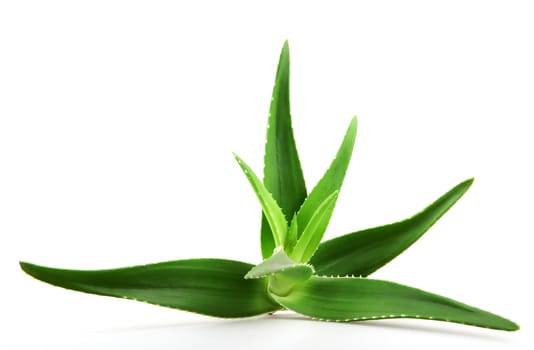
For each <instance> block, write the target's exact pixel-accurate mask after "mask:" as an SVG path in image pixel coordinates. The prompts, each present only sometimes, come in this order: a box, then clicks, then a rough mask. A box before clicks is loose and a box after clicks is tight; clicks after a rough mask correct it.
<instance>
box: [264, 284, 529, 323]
mask: <svg viewBox="0 0 534 350" xmlns="http://www.w3.org/2000/svg"><path fill="white" fill-rule="evenodd" d="M273 297H274V298H275V299H276V300H277V301H278V302H279V303H280V304H281V305H283V306H285V307H286V308H288V309H290V310H293V311H295V312H298V313H300V314H303V315H306V316H310V317H314V318H318V319H322V320H333V321H357V320H370V319H384V318H422V319H429V320H438V321H448V322H455V323H462V324H467V325H472V326H478V327H485V328H493V329H500V330H506V331H514V330H517V329H519V327H518V326H517V325H516V324H515V323H514V322H512V321H510V320H507V319H505V318H503V317H501V316H498V315H495V314H492V313H489V312H487V311H483V310H480V309H477V308H474V307H472V306H469V305H466V304H463V303H460V302H457V301H454V300H452V299H449V298H445V297H442V296H439V295H436V294H432V293H428V292H425V291H422V290H420V289H415V288H411V287H407V286H403V285H400V284H396V283H392V282H386V281H379V280H372V279H367V278H350V277H344V278H343V277H341V278H330V277H318V276H314V277H312V278H311V279H309V280H308V281H306V282H304V283H301V284H297V285H295V286H294V287H293V289H292V290H291V291H290V292H289V294H288V295H281V296H277V295H273Z"/></svg>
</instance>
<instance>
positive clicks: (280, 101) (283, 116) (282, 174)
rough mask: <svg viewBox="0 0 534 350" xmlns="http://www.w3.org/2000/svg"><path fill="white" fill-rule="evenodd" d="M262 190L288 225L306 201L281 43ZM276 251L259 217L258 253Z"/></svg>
mask: <svg viewBox="0 0 534 350" xmlns="http://www.w3.org/2000/svg"><path fill="white" fill-rule="evenodd" d="M264 164H265V166H264V168H263V172H264V177H263V183H264V184H265V187H266V188H267V189H268V190H269V192H271V193H272V195H273V198H274V199H275V200H276V202H277V203H278V204H279V205H280V208H282V211H283V212H284V214H285V215H286V219H287V220H288V221H289V220H290V219H291V217H292V216H293V214H294V213H296V211H297V210H298V208H300V206H301V205H302V202H303V201H304V199H305V198H306V185H305V182H304V176H303V174H302V168H301V166H300V160H299V155H298V152H297V146H296V145H295V139H294V137H293V128H292V126H291V111H290V103H289V45H288V43H287V41H286V42H285V43H284V46H283V48H282V52H281V53H280V59H279V61H278V69H277V71H276V79H275V84H274V88H273V94H272V99H271V107H270V109H269V120H268V124H267V141H266V143H265V158H264ZM274 248H275V244H274V238H273V234H272V230H271V227H270V226H269V224H268V222H267V219H266V218H265V215H264V214H262V225H261V250H262V255H263V258H264V259H265V258H267V257H269V256H271V254H272V253H273V250H274Z"/></svg>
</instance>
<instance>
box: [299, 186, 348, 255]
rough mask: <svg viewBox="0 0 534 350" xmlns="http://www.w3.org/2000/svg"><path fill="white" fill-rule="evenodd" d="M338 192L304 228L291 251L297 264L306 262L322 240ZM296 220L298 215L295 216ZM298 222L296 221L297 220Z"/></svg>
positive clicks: (322, 204)
mask: <svg viewBox="0 0 534 350" xmlns="http://www.w3.org/2000/svg"><path fill="white" fill-rule="evenodd" d="M337 194H338V192H337V191H335V192H334V193H332V194H331V195H330V196H328V197H327V198H326V199H325V200H324V201H323V203H321V205H320V206H319V207H318V208H317V210H316V211H315V213H313V215H312V217H311V218H310V221H308V225H307V226H306V227H305V228H304V230H303V232H302V235H301V236H300V238H299V240H298V241H297V244H296V245H295V248H294V249H293V250H292V251H291V258H293V260H295V261H297V262H307V261H308V260H310V258H311V256H312V255H313V253H314V252H315V250H316V249H317V246H318V245H319V243H321V239H322V238H323V235H324V232H325V231H326V227H327V226H328V222H329V221H330V218H331V217H332V212H333V211H334V206H335V205H336V200H337ZM297 219H298V214H297ZM297 222H298V220H297Z"/></svg>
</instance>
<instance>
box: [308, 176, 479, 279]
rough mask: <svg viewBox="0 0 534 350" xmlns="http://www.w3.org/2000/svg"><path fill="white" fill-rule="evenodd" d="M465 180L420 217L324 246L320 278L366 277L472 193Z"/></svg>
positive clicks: (316, 261) (317, 263) (318, 258)
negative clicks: (466, 195) (462, 198)
mask: <svg viewBox="0 0 534 350" xmlns="http://www.w3.org/2000/svg"><path fill="white" fill-rule="evenodd" d="M472 183H473V179H469V180H466V181H464V182H462V183H460V184H459V185H457V186H456V187H454V188H453V189H451V190H450V191H449V192H447V193H446V194H444V195H443V196H442V197H440V198H439V199H438V200H436V201H435V202H434V203H432V204H431V205H430V206H428V207H427V208H426V209H425V210H423V211H422V212H420V213H419V214H417V215H415V216H413V217H411V218H409V219H407V220H404V221H400V222H397V223H394V224H390V225H385V226H380V227H375V228H371V229H366V230H363V231H358V232H354V233H350V234H347V235H344V236H341V237H337V238H334V239H331V240H329V241H326V242H323V243H322V244H321V245H320V246H319V248H318V249H317V251H316V252H315V255H314V256H313V257H312V258H311V261H310V264H312V265H313V266H314V267H315V269H316V271H317V274H319V275H328V276H332V275H336V276H337V275H339V276H343V275H356V276H367V275H369V274H371V273H372V272H374V271H376V270H377V269H379V268H380V267H382V266H384V265H385V264H387V263H388V262H389V261H391V260H392V259H393V258H395V257H396V256H397V255H399V254H400V253H402V252H403V251H404V250H405V249H406V248H408V247H409V246H411V245H412V244H413V243H414V242H415V241H417V240H418V239H419V238H420V237H421V236H422V235H423V234H424V233H425V232H426V231H427V230H428V229H429V228H430V227H431V226H432V225H433V224H434V223H435V222H436V221H437V220H438V219H439V218H440V217H441V216H442V215H443V214H445V212H447V210H449V208H450V207H452V206H453V205H454V203H456V201H457V200H458V199H460V197H462V195H463V194H464V193H465V192H466V191H467V190H468V189H469V187H470V186H471V184H472Z"/></svg>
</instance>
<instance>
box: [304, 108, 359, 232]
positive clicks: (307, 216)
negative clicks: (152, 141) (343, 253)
mask: <svg viewBox="0 0 534 350" xmlns="http://www.w3.org/2000/svg"><path fill="white" fill-rule="evenodd" d="M356 129H357V119H356V117H354V118H353V119H352V121H351V123H350V125H349V128H348V129H347V132H346V134H345V137H344V138H343V142H342V143H341V146H340V147H339V150H338V151H337V154H336V157H335V158H334V160H333V161H332V163H331V164H330V167H329V168H328V170H327V171H326V173H325V174H324V175H323V177H322V178H321V180H319V182H318V183H317V185H316V186H315V187H314V188H313V190H312V191H311V193H310V194H309V196H308V197H307V198H306V200H305V201H304V203H303V204H302V207H301V208H300V209H299V211H298V217H297V218H298V227H299V230H304V228H305V227H306V226H307V225H308V223H309V221H310V220H311V218H312V216H313V214H314V213H315V211H316V210H317V208H318V207H319V206H320V205H321V203H323V202H324V200H325V199H326V198H327V197H328V196H330V195H331V194H332V193H334V192H335V191H339V190H340V189H341V185H342V184H343V179H344V178H345V173H346V172H347V168H348V166H349V162H350V158H351V156H352V149H353V148H354V142H355V140H356ZM302 232H303V231H300V232H299V237H300V235H301V234H302Z"/></svg>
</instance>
